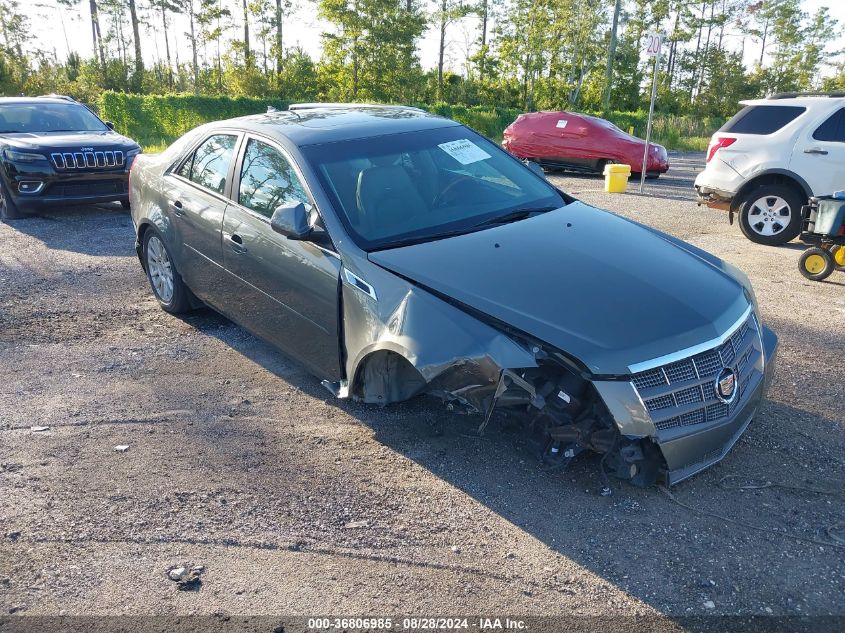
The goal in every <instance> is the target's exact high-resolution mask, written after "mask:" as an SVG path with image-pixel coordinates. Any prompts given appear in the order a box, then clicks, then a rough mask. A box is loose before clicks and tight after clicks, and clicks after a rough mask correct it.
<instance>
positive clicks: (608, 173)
mask: <svg viewBox="0 0 845 633" xmlns="http://www.w3.org/2000/svg"><path fill="white" fill-rule="evenodd" d="M630 176H631V166H630V165H617V164H610V165H605V166H604V190H605V191H606V192H607V193H625V191H626V190H627V189H628V178H630Z"/></svg>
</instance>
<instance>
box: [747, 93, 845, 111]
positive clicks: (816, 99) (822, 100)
mask: <svg viewBox="0 0 845 633" xmlns="http://www.w3.org/2000/svg"><path fill="white" fill-rule="evenodd" d="M843 101H845V97H838V96H830V95H821V94H820V95H815V96H811V95H806V96H798V97H778V98H777V99H773V98H764V99H745V100H743V101H740V102H739V103H740V104H741V105H744V106H779V105H783V106H802V107H805V108H812V107H815V106H821V107H825V106H829V105H831V104H838V105H841V104H842V102H843Z"/></svg>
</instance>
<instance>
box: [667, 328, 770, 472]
mask: <svg viewBox="0 0 845 633" xmlns="http://www.w3.org/2000/svg"><path fill="white" fill-rule="evenodd" d="M762 330H763V331H762V337H761V338H762V344H763V362H764V366H763V375H762V378H760V379H759V380H758V382H757V384H756V386H754V387H753V388H752V391H751V394H750V395H749V396H748V397H746V398H744V399H743V401H742V402H741V403H740V406H739V407H738V408H737V410H736V412H735V413H733V414H732V415H731V416H730V417H729V418H727V420H726V421H725V422H724V423H722V424H720V425H719V426H716V427H711V428H708V429H706V430H703V431H701V432H698V433H694V434H690V435H684V436H682V437H678V438H675V439H671V440H666V441H662V442H660V443H659V445H660V450H661V452H662V453H663V456H664V457H665V458H666V462H667V465H669V470H668V471H667V483H669V485H672V484H676V483H678V482H680V481H683V480H684V479H687V478H688V477H691V476H693V475H694V474H696V473H698V472H700V471H702V470H704V469H705V468H708V467H709V466H712V465H713V464H715V463H717V462H719V461H721V460H722V459H723V458H724V457H725V455H727V454H728V452H729V451H730V450H731V448H733V446H734V444H736V442H737V440H738V439H739V438H740V436H741V435H742V434H743V433H744V432H745V429H747V428H748V425H749V424H751V421H752V420H753V419H754V416H755V414H756V413H757V410H758V409H759V407H760V403H761V402H762V400H763V398H764V397H765V396H766V393H767V391H768V389H769V385H770V384H771V382H772V379H773V377H774V371H775V364H776V360H777V348H778V337H777V335H776V334H775V333H774V332H773V331H772V330H770V329H769V328H767V327H765V326H763V328H762Z"/></svg>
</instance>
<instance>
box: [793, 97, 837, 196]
mask: <svg viewBox="0 0 845 633" xmlns="http://www.w3.org/2000/svg"><path fill="white" fill-rule="evenodd" d="M790 169H791V170H792V171H794V172H795V173H796V174H798V175H799V176H801V177H802V178H803V179H804V180H806V181H807V183H808V184H809V185H810V188H811V189H812V190H813V194H814V195H817V196H824V195H830V194H831V193H833V192H834V191H837V190H839V189H845V108H837V109H836V110H835V111H834V112H833V114H831V115H830V116H827V117H822V118H821V122H820V123H819V122H816V123H813V124H812V125H808V126H806V128H805V129H804V130H803V131H802V132H801V135H800V136H799V138H798V142H797V143H796V144H795V150H794V151H793V153H792V161H791V162H790Z"/></svg>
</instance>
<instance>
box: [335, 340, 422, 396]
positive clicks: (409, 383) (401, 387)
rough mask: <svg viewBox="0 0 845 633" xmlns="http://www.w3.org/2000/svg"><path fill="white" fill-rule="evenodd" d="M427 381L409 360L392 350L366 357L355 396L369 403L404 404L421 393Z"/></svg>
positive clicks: (359, 373)
mask: <svg viewBox="0 0 845 633" xmlns="http://www.w3.org/2000/svg"><path fill="white" fill-rule="evenodd" d="M426 384H427V383H426V380H425V378H423V376H422V374H420V372H419V371H417V369H416V367H414V366H413V365H412V364H411V363H410V362H408V360H407V359H405V358H403V357H402V356H401V355H400V354H398V353H396V352H393V351H390V350H380V351H377V352H373V353H371V354H369V355H368V356H366V357H365V358H364V359H363V360H362V361H361V363H360V364H359V365H358V369H357V370H356V372H355V380H354V381H353V383H352V390H351V393H352V395H353V396H354V397H356V398H358V399H360V400H363V401H364V402H367V403H374V404H388V403H390V402H401V401H402V400H407V399H408V398H412V397H413V396H415V395H417V394H418V393H420V392H421V391H422V390H423V389H425V387H426Z"/></svg>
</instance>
